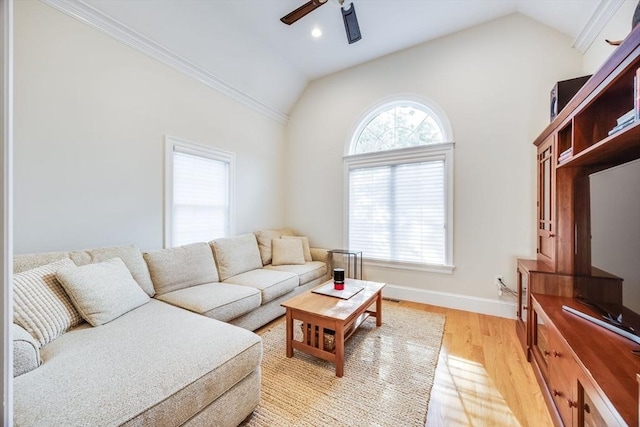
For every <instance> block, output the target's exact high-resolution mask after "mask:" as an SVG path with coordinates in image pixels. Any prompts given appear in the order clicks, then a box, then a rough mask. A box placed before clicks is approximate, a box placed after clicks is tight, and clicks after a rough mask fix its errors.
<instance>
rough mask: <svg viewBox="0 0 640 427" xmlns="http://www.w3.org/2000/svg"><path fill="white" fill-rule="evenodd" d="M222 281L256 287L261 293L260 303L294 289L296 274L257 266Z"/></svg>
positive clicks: (296, 283) (296, 280)
mask: <svg viewBox="0 0 640 427" xmlns="http://www.w3.org/2000/svg"><path fill="white" fill-rule="evenodd" d="M224 282H225V283H233V284H235V285H242V286H249V287H252V288H255V289H258V290H259V291H260V292H261V294H262V304H266V303H268V302H269V301H271V300H274V299H276V298H278V297H279V296H282V295H284V294H287V293H289V292H291V291H292V290H294V289H295V288H296V287H297V286H298V276H296V275H295V274H294V273H289V272H286V271H275V270H265V269H264V268H258V269H256V270H251V271H247V272H246V273H242V274H238V275H237V276H233V277H230V278H228V279H227V280H225V281H224Z"/></svg>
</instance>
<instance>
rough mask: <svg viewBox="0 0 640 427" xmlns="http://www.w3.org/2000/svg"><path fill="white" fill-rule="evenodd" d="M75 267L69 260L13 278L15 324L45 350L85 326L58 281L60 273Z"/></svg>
mask: <svg viewBox="0 0 640 427" xmlns="http://www.w3.org/2000/svg"><path fill="white" fill-rule="evenodd" d="M69 267H75V264H74V263H73V261H71V260H70V259H69V258H67V259H62V260H60V261H55V262H53V263H51V264H46V265H42V266H40V267H36V268H34V269H31V270H27V271H23V272H20V273H16V274H14V275H13V322H14V323H16V324H18V325H20V326H21V327H23V328H24V329H25V330H26V331H27V332H28V333H29V334H30V335H31V336H32V337H34V338H35V339H36V340H37V341H38V343H39V344H40V345H41V346H43V345H45V344H48V343H50V342H51V341H53V340H54V339H56V338H58V337H59V336H60V335H62V334H63V333H65V332H66V331H67V330H69V329H71V328H73V327H75V326H77V325H79V324H80V323H82V317H80V314H79V313H78V311H77V310H76V309H75V307H74V306H73V304H72V303H71V300H70V299H69V296H68V295H67V293H66V292H65V290H64V289H63V287H62V285H61V284H60V282H58V279H57V278H56V273H57V272H58V270H60V269H65V268H69Z"/></svg>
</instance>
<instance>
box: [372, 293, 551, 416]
mask: <svg viewBox="0 0 640 427" xmlns="http://www.w3.org/2000/svg"><path fill="white" fill-rule="evenodd" d="M398 304H400V305H403V306H407V307H411V308H415V309H421V310H425V311H432V312H436V313H442V314H444V315H445V316H446V319H447V320H446V323H445V332H444V337H443V340H442V349H441V350H440V359H439V361H438V368H437V369H436V377H435V383H434V385H433V389H432V391H431V401H430V402H429V411H428V416H427V423H426V425H427V426H428V427H432V426H446V427H455V426H474V427H475V426H518V425H521V426H535V427H539V426H540V427H544V426H551V425H553V423H552V422H551V418H550V417H549V412H548V410H547V407H546V406H545V403H544V400H543V398H542V394H541V392H540V387H539V386H538V383H537V382H536V379H535V377H534V374H533V370H532V368H531V364H529V363H528V362H527V360H526V358H525V355H524V352H523V351H522V347H521V346H520V342H519V341H518V337H517V335H516V332H515V321H514V320H510V319H503V318H500V317H494V316H486V315H482V314H477V313H470V312H467V311H460V310H453V309H448V308H443V307H436V306H430V305H425V304H418V303H411V302H405V301H402V302H399V303H398ZM383 318H384V315H383Z"/></svg>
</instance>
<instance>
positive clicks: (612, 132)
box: [608, 118, 635, 135]
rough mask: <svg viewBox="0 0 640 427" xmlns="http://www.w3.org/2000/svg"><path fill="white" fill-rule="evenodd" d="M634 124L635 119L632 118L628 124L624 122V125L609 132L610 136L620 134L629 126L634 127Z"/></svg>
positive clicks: (621, 124)
mask: <svg viewBox="0 0 640 427" xmlns="http://www.w3.org/2000/svg"><path fill="white" fill-rule="evenodd" d="M634 123H635V118H631V120H627V121H626V122H624V123H620V124H619V125H617V126H615V127H613V128H612V129H611V130H610V131H609V133H608V135H613V134H614V133H616V132H620V131H621V130H622V129H624V128H626V127H627V126H629V125H632V124H634Z"/></svg>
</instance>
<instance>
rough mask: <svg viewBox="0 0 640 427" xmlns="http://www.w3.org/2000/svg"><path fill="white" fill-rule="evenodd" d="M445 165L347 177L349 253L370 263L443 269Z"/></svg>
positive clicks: (395, 167)
mask: <svg viewBox="0 0 640 427" xmlns="http://www.w3.org/2000/svg"><path fill="white" fill-rule="evenodd" d="M444 166H445V165H444V159H438V160H430V161H421V162H416V163H404V164H391V165H382V166H371V167H357V168H354V169H351V170H350V171H349V247H350V248H353V249H357V250H362V251H363V255H364V256H365V257H366V258H370V259H377V260H384V261H395V262H408V263H420V264H435V265H444V263H445V250H446V248H445V237H446V230H445V226H446V221H445V170H444Z"/></svg>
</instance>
